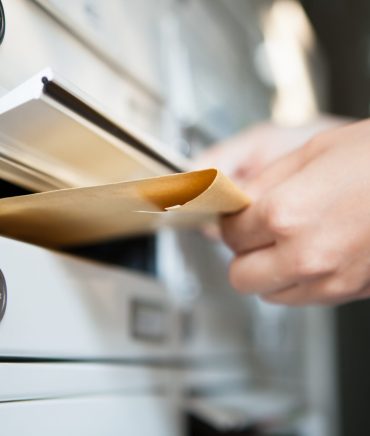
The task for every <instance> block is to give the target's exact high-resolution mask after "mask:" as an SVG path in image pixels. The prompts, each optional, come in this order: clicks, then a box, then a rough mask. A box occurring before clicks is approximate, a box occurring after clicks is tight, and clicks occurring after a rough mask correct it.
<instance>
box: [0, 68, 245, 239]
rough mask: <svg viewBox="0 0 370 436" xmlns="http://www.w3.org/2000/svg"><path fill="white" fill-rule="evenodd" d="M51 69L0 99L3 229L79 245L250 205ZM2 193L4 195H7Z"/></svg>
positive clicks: (213, 174) (214, 174)
mask: <svg viewBox="0 0 370 436" xmlns="http://www.w3.org/2000/svg"><path fill="white" fill-rule="evenodd" d="M72 89H73V87H71V86H66V85H65V84H63V82H61V81H60V80H56V79H55V78H54V77H53V73H52V72H51V71H50V70H46V71H43V72H41V73H40V74H38V75H37V76H36V77H33V78H32V79H30V80H29V81H27V82H25V83H24V84H22V85H21V86H19V87H18V88H16V89H15V90H14V91H12V92H10V93H9V94H7V95H5V96H4V97H3V98H2V99H0V179H2V180H5V181H7V182H10V183H12V184H14V185H17V186H20V187H23V188H25V189H26V190H27V191H29V192H30V194H27V195H21V196H14V197H9V198H1V199H0V234H1V235H5V236H9V237H13V238H17V239H20V240H24V241H28V242H33V243H37V244H41V245H45V246H73V245H78V244H85V243H92V242H98V241H102V240H107V239H112V238H116V237H122V236H128V235H135V234H143V233H149V232H153V231H155V230H156V229H158V228H159V227H161V226H174V225H176V226H193V225H198V224H199V223H202V222H204V221H206V220H209V219H212V217H213V218H214V217H216V216H217V215H219V214H222V213H232V212H236V211H239V210H241V209H243V208H244V207H245V206H247V205H248V199H247V198H246V196H245V195H244V194H243V193H242V192H241V191H240V190H239V189H238V188H237V187H236V186H235V185H234V184H233V183H232V182H231V181H230V180H229V179H227V178H226V177H225V176H223V175H222V174H221V173H219V172H218V171H217V170H215V169H207V170H203V171H193V172H187V173H186V172H183V171H184V168H185V167H186V163H184V162H183V161H181V159H179V158H178V157H177V156H175V155H170V151H169V150H168V149H166V148H163V147H162V146H161V145H158V144H156V143H153V141H152V140H151V139H149V138H147V137H144V136H143V135H142V134H139V133H138V132H135V131H133V130H132V129H128V128H127V126H125V127H123V126H122V125H121V123H118V122H117V121H115V120H113V119H112V117H109V116H108V115H106V114H105V113H102V112H101V111H100V110H98V109H96V106H95V105H94V104H92V103H91V102H90V101H88V99H87V98H86V97H82V96H81V94H80V93H77V92H75V91H73V90H72ZM2 197H4V196H2Z"/></svg>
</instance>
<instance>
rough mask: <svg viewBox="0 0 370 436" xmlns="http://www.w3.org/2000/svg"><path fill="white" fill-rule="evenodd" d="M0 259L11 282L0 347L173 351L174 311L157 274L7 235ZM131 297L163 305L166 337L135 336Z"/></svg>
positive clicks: (9, 351)
mask: <svg viewBox="0 0 370 436" xmlns="http://www.w3.org/2000/svg"><path fill="white" fill-rule="evenodd" d="M0 265H1V269H2V271H3V273H4V276H5V280H6V283H7V287H8V307H7V310H6V314H5V317H4V319H3V321H2V323H1V324H0V354H1V355H12V356H43V357H45V356H46V357H51V356H54V357H80V358H81V357H85V358H112V357H114V358H130V359H134V358H138V357H140V358H153V357H163V358H164V357H166V356H169V355H172V354H173V351H174V349H175V346H176V341H177V334H178V333H177V330H178V329H177V321H176V314H175V313H174V310H173V309H172V308H171V305H170V304H169V301H168V300H167V298H166V293H165V289H164V288H163V287H162V286H161V285H160V284H159V283H158V282H157V281H156V280H154V279H150V278H147V277H144V276H141V275H139V274H133V273H131V272H128V271H125V270H123V269H120V268H117V267H116V268H115V267H109V266H102V265H100V264H98V263H95V262H89V261H84V260H80V259H74V258H72V257H70V256H67V255H63V254H58V253H54V252H50V251H48V250H45V249H42V248H38V247H35V246H32V245H28V244H23V243H19V242H16V241H12V240H8V239H5V238H2V239H0ZM134 301H139V302H143V303H149V304H151V303H157V304H160V305H161V306H163V326H164V327H163V328H164V330H165V331H164V340H163V342H150V341H145V340H138V339H134V338H133V337H132V333H131V332H132V322H133V320H132V311H131V309H132V304H133V302H134ZM148 328H150V325H149V327H148Z"/></svg>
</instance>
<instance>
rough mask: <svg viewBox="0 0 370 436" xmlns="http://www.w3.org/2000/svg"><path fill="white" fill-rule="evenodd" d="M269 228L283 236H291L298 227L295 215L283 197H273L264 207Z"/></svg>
mask: <svg viewBox="0 0 370 436" xmlns="http://www.w3.org/2000/svg"><path fill="white" fill-rule="evenodd" d="M262 214H263V219H264V221H265V222H266V225H267V228H268V229H269V230H271V231H272V232H274V233H277V234H281V235H289V234H291V233H292V232H293V231H294V230H295V229H296V227H297V224H296V222H295V218H294V214H293V212H292V210H291V208H290V207H289V205H288V203H287V199H285V198H284V197H282V196H277V195H274V196H271V197H270V198H269V199H268V200H267V201H266V202H265V204H264V205H263V207H262Z"/></svg>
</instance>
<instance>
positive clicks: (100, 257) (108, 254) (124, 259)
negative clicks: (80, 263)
mask: <svg viewBox="0 0 370 436" xmlns="http://www.w3.org/2000/svg"><path fill="white" fill-rule="evenodd" d="M64 251H65V252H67V253H70V254H73V255H75V256H82V257H85V258H88V259H92V260H96V261H99V262H102V263H107V264H110V265H118V266H121V267H125V268H129V269H131V270H134V271H140V272H145V273H148V274H152V275H155V274H156V237H155V236H140V237H134V238H124V239H116V240H112V241H105V242H100V243H97V244H89V245H83V246H78V247H73V248H68V247H67V248H65V249H64Z"/></svg>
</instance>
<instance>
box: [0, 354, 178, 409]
mask: <svg viewBox="0 0 370 436" xmlns="http://www.w3.org/2000/svg"><path fill="white" fill-rule="evenodd" d="M171 371H172V372H171ZM174 371H175V370H171V369H168V368H155V367H151V366H143V365H132V364H131V365H128V364H126V365H124V364H121V365H112V364H111V365H109V364H98V363H14V362H13V363H0V386H1V389H0V402H9V401H15V400H32V399H47V398H62V397H73V396H81V395H83V396H87V395H96V394H109V393H117V394H122V395H127V396H129V395H138V394H143V393H145V394H148V395H149V394H151V395H153V394H155V392H158V391H160V390H161V391H164V390H166V391H169V390H170V384H169V382H170V377H171V376H172V377H175V376H176V372H174Z"/></svg>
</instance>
